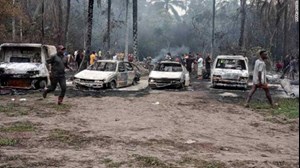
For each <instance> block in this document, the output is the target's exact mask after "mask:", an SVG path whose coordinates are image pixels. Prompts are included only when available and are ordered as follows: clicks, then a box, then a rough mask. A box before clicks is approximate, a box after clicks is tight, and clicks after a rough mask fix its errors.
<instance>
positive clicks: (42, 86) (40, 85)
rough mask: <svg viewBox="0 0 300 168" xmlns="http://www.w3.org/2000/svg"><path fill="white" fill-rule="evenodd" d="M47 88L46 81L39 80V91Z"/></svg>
mask: <svg viewBox="0 0 300 168" xmlns="http://www.w3.org/2000/svg"><path fill="white" fill-rule="evenodd" d="M46 87H47V81H46V80H41V81H40V82H39V89H44V88H46Z"/></svg>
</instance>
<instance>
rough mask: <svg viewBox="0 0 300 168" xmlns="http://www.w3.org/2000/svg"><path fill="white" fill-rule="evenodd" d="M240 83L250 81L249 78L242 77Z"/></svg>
mask: <svg viewBox="0 0 300 168" xmlns="http://www.w3.org/2000/svg"><path fill="white" fill-rule="evenodd" d="M240 81H248V78H247V77H240Z"/></svg>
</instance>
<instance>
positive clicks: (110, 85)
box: [109, 81, 117, 89]
mask: <svg viewBox="0 0 300 168" xmlns="http://www.w3.org/2000/svg"><path fill="white" fill-rule="evenodd" d="M109 88H110V89H116V88H117V83H116V81H111V82H110V83H109Z"/></svg>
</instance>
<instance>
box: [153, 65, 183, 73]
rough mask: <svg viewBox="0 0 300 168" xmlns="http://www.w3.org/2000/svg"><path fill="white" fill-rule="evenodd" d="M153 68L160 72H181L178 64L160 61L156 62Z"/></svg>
mask: <svg viewBox="0 0 300 168" xmlns="http://www.w3.org/2000/svg"><path fill="white" fill-rule="evenodd" d="M154 70H155V71H161V72H182V67H181V65H180V64H172V63H162V64H158V65H157V66H156V67H155V69H154Z"/></svg>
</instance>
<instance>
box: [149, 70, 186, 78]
mask: <svg viewBox="0 0 300 168" xmlns="http://www.w3.org/2000/svg"><path fill="white" fill-rule="evenodd" d="M182 74H183V72H159V71H151V73H150V75H149V78H154V79H161V78H167V79H181V77H182Z"/></svg>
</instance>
